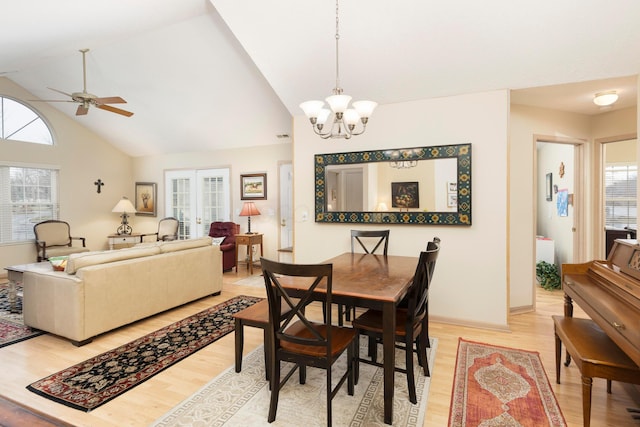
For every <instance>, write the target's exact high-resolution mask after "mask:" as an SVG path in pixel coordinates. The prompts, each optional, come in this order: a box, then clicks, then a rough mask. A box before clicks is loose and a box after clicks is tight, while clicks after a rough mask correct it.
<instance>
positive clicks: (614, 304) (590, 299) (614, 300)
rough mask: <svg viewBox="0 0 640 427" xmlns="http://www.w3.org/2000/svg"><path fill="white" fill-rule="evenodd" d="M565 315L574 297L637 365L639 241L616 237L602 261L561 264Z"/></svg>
mask: <svg viewBox="0 0 640 427" xmlns="http://www.w3.org/2000/svg"><path fill="white" fill-rule="evenodd" d="M562 284H563V290H564V292H565V297H564V299H565V301H564V315H565V316H573V302H574V301H575V302H576V303H577V304H578V305H579V306H580V308H582V309H583V310H584V311H585V313H587V314H588V315H589V316H590V317H591V319H593V321H594V322H596V323H597V324H598V326H600V328H602V330H603V331H604V332H605V333H606V334H607V335H608V336H609V337H610V338H611V340H612V341H613V342H615V343H616V344H617V345H618V347H620V348H621V349H622V351H624V352H625V353H626V354H627V355H628V356H629V358H630V359H631V360H633V361H634V362H635V363H636V364H637V365H639V366H640V245H639V244H638V241H637V240H630V239H618V240H615V242H614V244H613V247H612V249H611V251H610V252H609V255H608V256H607V259H606V260H605V261H598V260H594V261H589V262H586V263H581V264H562Z"/></svg>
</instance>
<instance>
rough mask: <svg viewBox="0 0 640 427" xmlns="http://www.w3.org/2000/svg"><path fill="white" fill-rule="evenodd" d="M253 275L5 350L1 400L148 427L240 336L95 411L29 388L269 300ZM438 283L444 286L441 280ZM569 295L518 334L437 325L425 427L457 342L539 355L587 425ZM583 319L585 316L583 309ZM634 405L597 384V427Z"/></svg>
mask: <svg viewBox="0 0 640 427" xmlns="http://www.w3.org/2000/svg"><path fill="white" fill-rule="evenodd" d="M246 275H247V273H246V271H244V270H243V269H241V271H240V272H239V273H235V272H227V273H225V275H224V287H223V290H222V294H221V295H220V296H217V297H209V298H204V299H202V300H199V301H196V302H194V303H191V304H188V305H185V306H183V307H179V308H177V309H174V310H171V311H168V312H166V313H163V314H160V315H157V316H154V317H152V318H149V319H145V320H143V321H140V322H136V323H135V324H133V325H129V326H126V327H123V328H120V329H118V330H116V331H113V332H110V333H106V334H104V335H102V336H100V337H98V338H96V339H94V341H93V342H92V343H90V344H88V345H86V346H83V347H80V348H77V347H74V346H73V345H71V344H70V343H69V342H68V341H66V340H63V339H61V338H57V337H54V336H51V335H43V336H40V337H37V338H34V339H30V340H27V341H25V342H22V343H18V344H14V345H11V346H8V347H5V348H2V349H0V366H1V367H2V368H1V372H2V374H1V376H0V395H1V396H4V397H6V398H8V399H10V400H12V401H15V402H18V403H20V404H22V405H25V406H28V407H31V408H34V409H35V410H36V411H39V412H42V413H45V414H49V415H51V416H53V417H56V418H58V419H60V420H63V421H65V422H67V423H70V424H72V425H77V426H92V427H99V426H145V425H148V424H149V423H151V422H152V421H154V420H155V419H156V418H158V417H160V416H161V415H162V414H164V413H165V412H167V411H168V410H170V409H171V408H172V407H174V406H175V405H177V404H178V403H179V402H181V401H182V400H183V399H185V398H186V397H188V396H189V395H191V394H192V393H194V392H195V391H196V390H198V389H199V388H200V387H201V386H203V385H204V384H205V383H206V382H208V381H209V380H211V379H212V378H213V377H215V376H216V375H217V374H219V373H220V372H222V371H223V370H225V369H226V368H228V367H229V366H231V365H232V364H233V357H234V354H233V353H234V350H233V348H234V346H233V334H229V335H227V336H226V337H224V338H222V339H220V340H218V341H217V342H215V343H213V344H211V345H209V346H207V347H206V348H204V349H202V350H200V351H199V352H197V353H195V354H194V355H192V356H190V357H188V358H186V359H185V360H183V361H181V362H179V363H177V364H176V365H174V366H172V367H171V368H169V369H167V370H165V371H164V372H162V373H160V374H158V375H156V376H155V377H153V378H152V379H150V380H148V381H146V382H145V383H143V384H141V385H139V386H137V387H135V388H134V389H132V390H130V391H128V392H126V393H125V394H123V395H122V396H120V397H118V398H116V399H114V400H112V401H111V402H109V403H107V404H105V405H103V406H101V407H99V408H97V409H95V410H93V411H91V412H89V413H85V412H81V411H78V410H75V409H71V408H68V407H66V406H64V405H61V404H57V403H54V402H52V401H49V400H47V399H44V398H42V397H39V396H37V395H36V394H34V393H32V392H30V391H28V390H27V389H26V388H25V387H26V386H27V385H28V384H30V383H31V382H33V381H36V380H38V379H40V378H42V377H45V376H47V375H49V374H51V373H53V372H57V371H59V370H61V369H64V368H66V367H68V366H70V365H73V364H75V363H78V362H81V361H83V360H85V359H87V358H89V357H91V356H95V355H97V354H100V353H102V352H105V351H107V350H110V349H112V348H114V347H117V346H119V345H122V344H124V343H127V342H129V341H131V340H133V339H135V338H138V337H140V336H142V335H144V334H146V333H149V332H151V331H154V330H156V329H159V328H161V327H163V326H166V325H168V324H170V323H172V322H175V321H178V320H180V319H183V318H185V317H187V316H189V315H191V314H194V313H196V312H199V311H201V310H204V309H206V308H208V307H210V306H211V305H214V304H217V303H219V302H222V301H225V300H227V299H228V298H230V297H233V296H235V295H242V294H244V295H254V296H264V290H263V289H262V288H261V287H248V286H239V285H234V284H233V283H234V282H235V281H237V280H239V279H241V278H243V277H246ZM434 286H438V283H437V282H436V283H435V285H434ZM562 304H563V301H562V292H560V291H557V292H547V291H544V290H539V291H538V303H537V310H536V312H535V313H525V314H518V315H514V316H512V318H511V320H510V326H511V331H510V332H504V331H493V330H486V329H474V328H469V327H462V326H454V325H448V324H439V323H435V322H432V323H431V336H433V337H436V338H438V340H439V341H438V350H437V354H436V362H435V369H434V370H433V371H432V378H431V381H432V382H431V388H430V393H429V401H428V406H427V415H426V419H425V423H424V426H446V425H447V421H448V418H449V403H450V399H451V387H452V384H453V371H454V365H455V360H456V350H457V345H458V338H459V337H463V338H465V339H469V340H475V341H481V342H486V343H491V344H496V345H503V346H510V347H517V348H522V349H527V350H534V351H538V352H539V353H540V356H541V359H542V361H543V364H544V367H545V370H546V372H547V376H548V377H549V379H550V381H551V384H552V386H553V389H554V390H555V393H556V396H557V399H558V401H559V403H560V407H561V409H562V412H563V413H564V416H565V418H566V421H567V424H568V426H570V427H573V426H576V427H577V426H582V400H581V380H580V375H579V372H578V371H577V369H576V368H575V366H573V365H572V366H570V367H569V368H564V367H563V373H562V384H559V385H558V384H555V368H554V354H555V352H554V338H553V325H552V322H551V315H552V314H562V312H563V311H562ZM576 316H584V314H583V313H581V312H580V310H576ZM261 343H262V332H261V331H259V330H257V329H255V328H245V352H250V351H252V350H253V349H254V348H255V347H256V346H258V345H259V344H261ZM627 407H640V392H639V391H638V389H637V388H635V387H633V386H630V385H625V384H621V383H614V385H613V393H612V394H611V395H607V393H606V388H605V381H604V380H600V379H595V380H594V390H593V406H592V414H591V425H592V426H596V427H599V426H612V427H613V426H615V427H620V426H638V427H640V421H635V420H633V419H632V418H631V417H630V415H629V414H628V413H627V411H626V408H627Z"/></svg>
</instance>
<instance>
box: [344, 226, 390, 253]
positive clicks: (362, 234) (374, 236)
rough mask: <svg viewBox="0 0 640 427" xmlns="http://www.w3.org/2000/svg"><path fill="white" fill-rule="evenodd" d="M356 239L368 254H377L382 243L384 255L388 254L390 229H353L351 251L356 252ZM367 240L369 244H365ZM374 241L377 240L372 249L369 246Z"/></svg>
mask: <svg viewBox="0 0 640 427" xmlns="http://www.w3.org/2000/svg"><path fill="white" fill-rule="evenodd" d="M363 240H364V241H363ZM354 241H356V242H358V243H359V244H360V246H361V247H362V249H363V250H364V252H365V253H367V254H375V253H376V251H377V250H378V248H379V247H380V245H381V244H383V243H384V246H383V247H382V255H387V250H388V247H389V230H351V253H353V252H355V248H354ZM365 241H366V242H367V243H368V244H369V246H367V245H366V244H365ZM372 241H373V242H375V246H373V249H371V250H370V249H369V248H370V247H371V246H372V243H371V242H372Z"/></svg>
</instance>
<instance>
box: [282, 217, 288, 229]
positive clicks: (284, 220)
mask: <svg viewBox="0 0 640 427" xmlns="http://www.w3.org/2000/svg"><path fill="white" fill-rule="evenodd" d="M280 225H281V226H282V227H286V226H287V220H286V219H284V218H282V221H281V222H280Z"/></svg>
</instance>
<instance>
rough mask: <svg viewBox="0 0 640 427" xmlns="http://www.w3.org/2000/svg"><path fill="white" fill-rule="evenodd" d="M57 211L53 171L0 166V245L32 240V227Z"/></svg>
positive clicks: (56, 176)
mask: <svg viewBox="0 0 640 427" xmlns="http://www.w3.org/2000/svg"><path fill="white" fill-rule="evenodd" d="M59 210H60V209H59V204H58V171H57V170H56V169H46V168H32V167H17V166H2V165H0V243H16V242H24V241H33V239H34V238H35V237H34V234H33V226H34V225H35V224H37V223H38V222H40V221H45V220H47V219H58V215H59Z"/></svg>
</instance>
